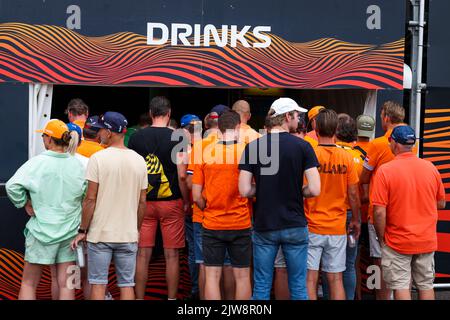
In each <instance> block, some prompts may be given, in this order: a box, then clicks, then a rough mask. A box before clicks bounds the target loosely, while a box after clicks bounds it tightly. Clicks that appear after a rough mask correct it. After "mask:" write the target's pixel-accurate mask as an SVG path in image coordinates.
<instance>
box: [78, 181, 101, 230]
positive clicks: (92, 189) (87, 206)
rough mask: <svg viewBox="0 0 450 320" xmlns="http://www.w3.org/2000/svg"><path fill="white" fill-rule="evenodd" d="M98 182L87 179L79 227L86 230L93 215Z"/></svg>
mask: <svg viewBox="0 0 450 320" xmlns="http://www.w3.org/2000/svg"><path fill="white" fill-rule="evenodd" d="M97 194H98V183H95V182H92V181H89V183H88V189H87V192H86V197H85V198H84V201H83V216H82V217H81V225H80V228H81V229H84V230H88V229H89V226H90V224H91V221H92V217H93V216H94V211H95V204H96V203H97Z"/></svg>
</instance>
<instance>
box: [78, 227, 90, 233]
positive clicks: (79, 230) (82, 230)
mask: <svg viewBox="0 0 450 320" xmlns="http://www.w3.org/2000/svg"><path fill="white" fill-rule="evenodd" d="M87 232H88V231H87V230H85V229H81V228H80V229H78V233H83V234H87Z"/></svg>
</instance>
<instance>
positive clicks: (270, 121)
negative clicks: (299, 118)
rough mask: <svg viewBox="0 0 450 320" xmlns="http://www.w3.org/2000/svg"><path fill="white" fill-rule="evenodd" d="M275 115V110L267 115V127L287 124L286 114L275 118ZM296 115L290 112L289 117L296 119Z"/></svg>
mask: <svg viewBox="0 0 450 320" xmlns="http://www.w3.org/2000/svg"><path fill="white" fill-rule="evenodd" d="M274 114H275V110H273V109H270V110H269V113H267V116H266V121H265V123H266V126H267V127H268V128H273V127H277V126H282V125H283V123H284V122H285V118H286V117H285V115H286V114H285V113H283V114H280V115H278V116H275V117H274V116H273V115H274ZM294 114H295V111H291V112H288V115H289V116H290V117H294Z"/></svg>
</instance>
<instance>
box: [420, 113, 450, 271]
mask: <svg viewBox="0 0 450 320" xmlns="http://www.w3.org/2000/svg"><path fill="white" fill-rule="evenodd" d="M448 119H450V108H448V107H439V108H437V107H436V108H426V109H425V119H424V137H423V139H424V140H423V158H424V159H427V160H429V161H431V162H433V164H434V165H435V166H436V168H437V169H438V170H439V172H440V174H441V178H442V181H443V183H444V187H445V190H446V199H447V207H446V209H445V210H440V211H439V222H438V254H439V253H441V255H445V257H446V258H445V259H446V260H445V261H442V263H446V264H447V265H446V266H445V270H447V271H450V266H449V265H448V264H449V263H450V260H449V257H450V256H449V255H450V229H449V227H450V126H449V125H448V124H449V122H448ZM438 257H439V255H438ZM443 259H444V258H443ZM436 265H437V266H438V265H439V262H438V263H437V264H436ZM446 273H449V272H446Z"/></svg>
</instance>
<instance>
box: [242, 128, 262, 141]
mask: <svg viewBox="0 0 450 320" xmlns="http://www.w3.org/2000/svg"><path fill="white" fill-rule="evenodd" d="M258 138H261V134H260V133H258V132H257V131H256V130H253V129H252V128H251V127H250V126H249V125H248V124H245V123H241V126H240V128H239V142H242V143H245V144H249V143H250V142H252V141H254V140H256V139H258Z"/></svg>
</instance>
